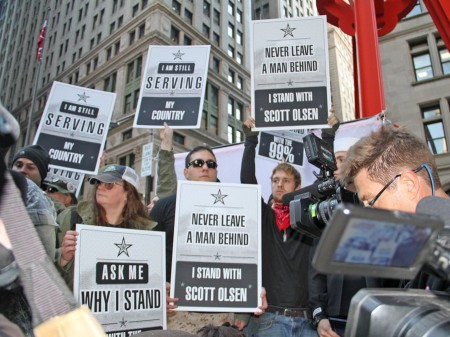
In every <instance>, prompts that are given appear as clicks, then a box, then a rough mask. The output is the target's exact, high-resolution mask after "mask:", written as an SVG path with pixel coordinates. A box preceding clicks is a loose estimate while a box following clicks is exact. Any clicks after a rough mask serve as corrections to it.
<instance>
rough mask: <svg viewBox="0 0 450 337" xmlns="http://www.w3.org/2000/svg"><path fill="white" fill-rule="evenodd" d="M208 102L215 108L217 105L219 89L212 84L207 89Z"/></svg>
mask: <svg viewBox="0 0 450 337" xmlns="http://www.w3.org/2000/svg"><path fill="white" fill-rule="evenodd" d="M208 103H209V104H211V105H212V106H214V107H216V108H217V107H219V89H218V88H217V87H215V86H213V85H211V86H210V90H209V91H208Z"/></svg>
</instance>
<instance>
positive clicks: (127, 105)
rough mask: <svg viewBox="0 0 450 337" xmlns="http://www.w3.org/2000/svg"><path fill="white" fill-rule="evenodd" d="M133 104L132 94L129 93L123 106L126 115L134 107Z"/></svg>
mask: <svg viewBox="0 0 450 337" xmlns="http://www.w3.org/2000/svg"><path fill="white" fill-rule="evenodd" d="M131 104H132V99H131V94H128V95H126V96H125V103H124V106H123V113H124V115H126V114H128V113H130V112H131V109H132V106H131Z"/></svg>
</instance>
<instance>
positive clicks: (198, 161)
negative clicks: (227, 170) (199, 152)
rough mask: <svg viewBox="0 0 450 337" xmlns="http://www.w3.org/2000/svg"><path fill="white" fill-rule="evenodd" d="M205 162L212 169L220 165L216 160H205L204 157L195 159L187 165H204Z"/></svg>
mask: <svg viewBox="0 0 450 337" xmlns="http://www.w3.org/2000/svg"><path fill="white" fill-rule="evenodd" d="M205 163H206V166H208V168H210V169H216V168H217V166H218V165H217V163H216V162H215V161H214V160H207V161H204V160H203V159H195V160H193V161H191V162H190V163H189V164H188V166H187V167H189V166H191V165H192V166H193V167H203V165H205Z"/></svg>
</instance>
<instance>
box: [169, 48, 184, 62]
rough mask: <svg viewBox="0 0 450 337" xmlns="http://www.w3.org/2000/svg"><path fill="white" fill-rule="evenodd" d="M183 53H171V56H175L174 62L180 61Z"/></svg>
mask: <svg viewBox="0 0 450 337" xmlns="http://www.w3.org/2000/svg"><path fill="white" fill-rule="evenodd" d="M184 54H185V53H182V52H180V50H178V52H176V53H172V55H173V56H175V58H174V60H176V59H180V60H182V58H181V56H183V55H184Z"/></svg>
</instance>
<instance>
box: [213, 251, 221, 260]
mask: <svg viewBox="0 0 450 337" xmlns="http://www.w3.org/2000/svg"><path fill="white" fill-rule="evenodd" d="M220 256H221V255H220V254H219V252H217V253H216V255H214V257H215V258H216V260H219V261H220Z"/></svg>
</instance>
